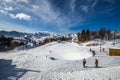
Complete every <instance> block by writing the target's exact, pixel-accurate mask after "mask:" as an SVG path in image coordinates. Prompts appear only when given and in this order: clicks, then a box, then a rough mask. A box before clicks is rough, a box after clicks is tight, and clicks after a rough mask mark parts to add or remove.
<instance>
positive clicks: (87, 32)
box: [86, 29, 90, 41]
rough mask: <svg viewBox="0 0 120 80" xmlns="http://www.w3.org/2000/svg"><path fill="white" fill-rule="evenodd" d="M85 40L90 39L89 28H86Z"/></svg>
mask: <svg viewBox="0 0 120 80" xmlns="http://www.w3.org/2000/svg"><path fill="white" fill-rule="evenodd" d="M86 40H87V41H89V40H90V30H89V29H87V31H86Z"/></svg>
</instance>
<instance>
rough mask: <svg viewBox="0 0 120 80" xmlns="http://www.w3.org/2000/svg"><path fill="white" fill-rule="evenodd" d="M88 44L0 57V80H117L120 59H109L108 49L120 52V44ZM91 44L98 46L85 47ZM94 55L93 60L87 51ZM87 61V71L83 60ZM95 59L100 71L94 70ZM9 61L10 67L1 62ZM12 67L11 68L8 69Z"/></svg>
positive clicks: (57, 45) (53, 46) (49, 46)
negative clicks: (92, 51)
mask: <svg viewBox="0 0 120 80" xmlns="http://www.w3.org/2000/svg"><path fill="white" fill-rule="evenodd" d="M116 41H118V42H116V43H117V44H115V46H114V45H112V44H111V43H113V41H99V40H96V41H91V42H85V43H82V45H83V46H79V45H78V44H76V43H70V42H61V43H57V42H52V43H49V44H46V45H44V46H40V47H36V48H32V49H29V50H20V51H19V50H18V51H11V52H2V53H0V64H1V65H0V79H2V80H5V79H10V80H16V79H18V80H120V77H119V75H120V57H119V56H109V55H108V51H109V48H110V47H112V48H114V47H117V48H119V49H120V46H119V45H120V42H119V40H116ZM89 43H90V44H91V43H98V44H99V43H102V45H101V48H105V51H104V52H103V51H102V52H100V51H99V50H100V45H96V46H86V45H87V44H89ZM90 48H91V49H92V50H94V51H95V52H96V56H95V57H93V56H92V53H91V52H90V51H89V49H90ZM83 58H86V60H87V63H86V68H83V65H82V60H83ZM95 58H97V59H98V60H99V68H95V64H94V61H95ZM3 59H4V60H5V61H9V63H10V62H11V61H10V60H12V62H11V64H8V62H5V63H6V64H5V63H4V64H3V62H2V61H1V60H3ZM13 65H16V66H15V67H13ZM11 67H12V68H11Z"/></svg>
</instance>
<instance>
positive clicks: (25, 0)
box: [16, 0, 29, 3]
mask: <svg viewBox="0 0 120 80" xmlns="http://www.w3.org/2000/svg"><path fill="white" fill-rule="evenodd" d="M16 2H24V3H28V2H29V1H28V0H16Z"/></svg>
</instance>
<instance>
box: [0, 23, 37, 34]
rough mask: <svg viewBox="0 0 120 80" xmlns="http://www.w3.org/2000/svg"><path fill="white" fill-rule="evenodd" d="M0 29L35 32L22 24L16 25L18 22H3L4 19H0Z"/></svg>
mask: <svg viewBox="0 0 120 80" xmlns="http://www.w3.org/2000/svg"><path fill="white" fill-rule="evenodd" d="M0 30H6V31H13V30H14V31H19V32H29V33H31V32H35V31H34V30H33V29H30V28H27V27H25V26H22V25H18V24H12V23H9V22H4V21H0Z"/></svg>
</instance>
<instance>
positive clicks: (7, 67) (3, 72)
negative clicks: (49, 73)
mask: <svg viewBox="0 0 120 80" xmlns="http://www.w3.org/2000/svg"><path fill="white" fill-rule="evenodd" d="M28 71H31V72H38V73H39V72H41V71H36V70H28V69H22V68H16V65H12V60H5V59H0V80H11V79H14V80H18V79H19V78H21V77H22V76H23V75H24V74H25V73H27V72H28Z"/></svg>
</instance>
